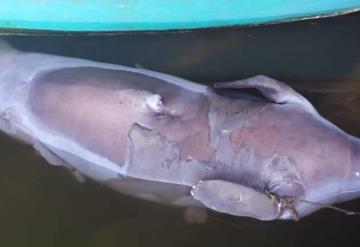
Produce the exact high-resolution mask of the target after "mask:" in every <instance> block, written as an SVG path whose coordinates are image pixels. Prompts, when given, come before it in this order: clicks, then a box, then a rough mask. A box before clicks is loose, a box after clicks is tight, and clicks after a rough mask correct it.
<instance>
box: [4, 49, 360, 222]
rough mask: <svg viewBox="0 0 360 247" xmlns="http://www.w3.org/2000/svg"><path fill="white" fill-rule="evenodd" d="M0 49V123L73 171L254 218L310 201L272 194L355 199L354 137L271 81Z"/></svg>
mask: <svg viewBox="0 0 360 247" xmlns="http://www.w3.org/2000/svg"><path fill="white" fill-rule="evenodd" d="M1 46H2V48H1V51H0V65H1V71H0V102H1V103H0V129H1V130H2V131H4V132H6V133H7V134H9V135H12V136H14V137H16V138H18V139H20V140H22V141H24V142H26V143H28V144H31V145H33V146H34V148H35V149H36V150H38V151H39V152H40V154H41V155H42V156H43V157H44V158H45V159H46V160H47V161H48V162H49V163H50V164H53V165H60V166H64V167H67V168H69V169H71V170H72V171H73V172H74V173H75V174H77V176H79V177H82V176H85V177H89V178H92V179H95V180H96V181H99V182H101V183H104V184H106V185H108V186H110V187H112V188H114V189H116V190H118V191H120V192H122V193H126V194H129V195H133V196H136V197H140V198H144V199H148V200H152V201H157V202H162V203H169V204H174V205H181V206H186V207H190V206H195V207H204V206H205V207H208V208H211V209H213V210H215V211H219V212H223V213H227V214H231V215H236V216H246V217H253V218H257V219H260V220H273V219H277V218H284V219H286V218H290V217H291V211H292V210H296V211H297V212H298V213H299V215H300V216H304V215H307V214H309V213H311V212H313V211H315V210H317V209H318V208H319V207H318V206H315V205H312V204H308V203H304V202H302V201H296V202H295V203H294V204H293V205H292V206H293V207H292V209H291V208H288V207H286V205H285V204H283V201H282V200H281V199H286V198H292V199H294V198H295V199H301V200H309V201H313V202H318V203H336V202H340V201H344V200H349V199H352V198H355V197H357V196H358V195H359V189H360V177H359V172H360V162H359V160H360V141H359V139H357V138H355V137H353V136H350V135H348V134H346V133H345V132H343V131H342V130H340V129H339V128H337V127H336V126H334V125H333V124H331V123H330V122H328V121H327V120H325V119H324V118H323V117H321V116H320V115H319V113H318V112H317V111H316V110H315V109H314V107H313V106H312V105H311V104H310V103H309V102H308V101H307V100H306V99H305V98H304V97H302V96H301V95H299V94H298V93H296V92H295V91H294V90H293V89H291V88H290V87H288V86H287V85H286V84H284V83H282V82H279V81H276V80H273V79H271V78H268V77H265V76H256V77H252V78H248V79H245V80H239V81H233V82H223V83H216V84H215V85H214V87H213V88H210V87H206V86H202V85H199V84H196V83H193V82H189V81H187V80H183V79H180V78H177V77H173V76H169V75H165V74H161V73H157V72H152V71H148V70H143V69H135V68H128V67H124V66H119V65H111V64H104V63H98V62H93V61H87V60H82V59H74V58H65V57H60V56H52V55H45V54H36V53H25V52H21V51H17V50H15V49H12V48H11V47H8V46H7V45H6V44H2V45H1ZM244 88H254V89H257V90H258V91H259V92H261V93H262V95H263V97H255V96H251V95H247V94H246V93H242V92H241V89H244ZM279 199H280V200H279ZM284 205H285V207H283V206H284Z"/></svg>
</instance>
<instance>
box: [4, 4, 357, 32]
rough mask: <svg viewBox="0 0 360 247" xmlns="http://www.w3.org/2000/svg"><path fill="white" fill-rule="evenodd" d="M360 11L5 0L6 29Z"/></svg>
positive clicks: (222, 21)
mask: <svg viewBox="0 0 360 247" xmlns="http://www.w3.org/2000/svg"><path fill="white" fill-rule="evenodd" d="M359 9H360V0H342V1H339V0H237V1H236V0H217V1H213V0H42V1H39V0H2V1H1V3H0V28H1V29H6V30H13V31H15V32H16V30H51V31H81V32H117V31H160V30H184V29H198V28H214V27H225V26H241V25H257V24H262V23H274V22H283V21H293V20H299V19H306V18H317V17H322V16H329V15H338V14H344V13H348V12H354V11H357V10H359Z"/></svg>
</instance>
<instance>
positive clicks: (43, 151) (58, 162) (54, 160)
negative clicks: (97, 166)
mask: <svg viewBox="0 0 360 247" xmlns="http://www.w3.org/2000/svg"><path fill="white" fill-rule="evenodd" d="M33 147H34V148H35V150H36V151H38V152H39V153H40V155H41V156H42V157H43V158H44V159H45V160H46V161H47V162H48V163H49V164H51V165H53V166H62V167H65V168H67V170H68V171H69V172H70V173H71V174H72V175H73V176H74V177H75V179H76V180H77V181H79V182H80V183H84V182H85V181H86V179H85V177H84V176H83V175H82V174H81V173H80V172H79V171H78V170H76V169H75V168H73V167H72V166H70V165H69V164H68V163H67V162H66V161H64V160H63V159H62V158H60V157H59V156H57V155H56V154H55V153H54V152H52V151H51V150H49V149H48V148H47V147H46V145H45V144H43V143H42V142H40V141H38V140H34V141H33Z"/></svg>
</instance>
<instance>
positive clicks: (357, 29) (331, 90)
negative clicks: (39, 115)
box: [0, 14, 360, 247]
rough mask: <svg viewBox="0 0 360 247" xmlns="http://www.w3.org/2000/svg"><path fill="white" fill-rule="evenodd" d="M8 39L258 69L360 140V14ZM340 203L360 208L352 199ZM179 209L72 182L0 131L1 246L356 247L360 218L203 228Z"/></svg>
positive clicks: (29, 46) (137, 59)
mask: <svg viewBox="0 0 360 247" xmlns="http://www.w3.org/2000/svg"><path fill="white" fill-rule="evenodd" d="M7 39H8V40H9V41H10V42H11V43H12V44H13V45H15V46H16V47H18V48H21V49H23V50H29V51H39V52H46V53H53V54H61V55H66V56H75V57H84V58H88V59H94V60H98V61H104V62H111V63H119V64H124V65H130V66H134V65H135V64H138V65H141V66H143V67H145V68H148V69H153V70H158V71H163V72H167V73H171V74H175V75H179V76H182V77H186V78H188V79H192V80H196V81H201V82H204V83H211V82H213V81H222V80H231V79H238V78H242V77H246V76H250V75H255V74H260V73H261V74H267V75H270V76H273V77H275V78H278V79H282V80H284V81H287V82H289V84H291V85H293V86H294V87H295V88H297V89H298V90H301V92H302V93H303V94H304V95H305V96H306V97H308V98H309V99H310V101H311V102H313V104H314V105H315V106H316V107H317V109H319V111H320V112H321V113H322V114H323V115H325V116H326V117H327V118H329V119H330V120H331V121H333V122H334V123H336V124H337V125H339V126H341V127H342V128H343V129H345V130H346V131H348V132H350V133H352V134H354V135H356V136H360V14H353V15H349V16H344V17H338V18H332V19H323V20H318V21H306V22H301V23H291V24H282V25H274V26H266V27H255V28H243V29H226V30H210V31H201V32H189V33H175V34H170V33H162V34H135V35H134V34H133V35H128V34H124V35H117V36H108V37H103V36H96V37H86V36H76V37H69V36H67V37H61V36H58V37H47V36H42V37H35V36H21V37H7ZM0 69H1V68H0ZM342 206H343V207H346V208H351V209H356V210H360V201H359V200H356V201H353V202H349V203H345V204H343V205H342ZM182 214H183V210H182V209H181V208H174V207H167V206H162V205H158V204H153V203H149V202H145V201H141V200H137V199H133V198H130V197H127V196H123V195H120V194H118V193H116V192H113V191H111V190H109V189H107V188H105V187H102V186H101V185H99V184H96V183H93V182H88V183H86V184H79V183H78V182H76V181H75V179H73V178H72V177H71V176H70V175H69V174H68V173H67V172H66V171H64V170H62V169H61V168H55V167H51V166H49V165H48V164H47V163H46V162H45V161H44V160H43V159H42V158H41V157H39V156H38V155H36V154H35V153H34V151H33V150H32V148H30V147H27V146H24V145H22V144H19V143H17V142H15V141H13V140H12V139H10V138H8V137H6V136H4V135H0V246H1V247H2V246H4V247H27V246H34V247H35V246H36V247H42V246H44V247H53V246H54V247H55V246H56V247H57V246H59V247H60V246H61V247H63V246H70V247H72V246H74V247H82V246H89V247H100V246H101V247H114V246H119V247H120V246H121V247H122V246H124V247H133V246H146V247H148V246H166V247H170V246H206V247H210V246H217V247H219V246H269V247H270V246H276V247H278V246H360V234H359V230H360V227H359V226H360V217H357V216H345V215H342V214H340V213H337V212H333V211H329V210H322V211H320V212H318V213H316V214H313V215H311V216H309V217H306V218H304V219H303V220H301V221H300V222H298V223H294V222H284V221H282V222H281V221H280V222H270V223H269V222H267V223H265V222H257V221H254V220H248V219H241V218H234V217H228V216H223V215H219V214H214V213H213V214H211V215H210V218H209V222H208V223H207V224H204V225H190V224H187V223H185V222H184V221H183V218H182Z"/></svg>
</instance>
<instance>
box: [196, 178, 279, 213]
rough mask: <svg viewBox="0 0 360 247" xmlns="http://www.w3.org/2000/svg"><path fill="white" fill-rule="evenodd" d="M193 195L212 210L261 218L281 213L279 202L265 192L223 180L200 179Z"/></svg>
mask: <svg viewBox="0 0 360 247" xmlns="http://www.w3.org/2000/svg"><path fill="white" fill-rule="evenodd" d="M191 195H192V196H193V197H194V198H195V199H196V200H198V201H200V202H202V203H203V204H204V205H205V206H206V207H208V208H211V209H212V210H215V211H218V212H221V213H226V214H230V215H235V216H242V217H251V218H256V219H259V220H274V219H277V218H278V217H279V215H280V211H279V204H278V202H277V201H276V200H274V199H271V198H270V197H269V196H268V195H266V194H265V193H261V192H259V191H256V190H254V189H252V188H250V187H247V186H243V185H240V184H236V183H232V182H227V181H223V180H208V181H199V182H198V183H197V184H195V185H194V186H193V187H192V190H191Z"/></svg>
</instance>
